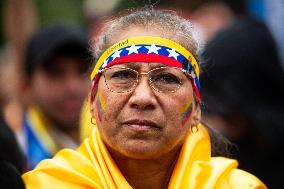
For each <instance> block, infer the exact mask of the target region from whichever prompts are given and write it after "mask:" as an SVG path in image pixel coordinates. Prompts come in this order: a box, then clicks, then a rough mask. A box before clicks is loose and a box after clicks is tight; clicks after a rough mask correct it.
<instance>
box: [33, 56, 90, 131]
mask: <svg viewBox="0 0 284 189" xmlns="http://www.w3.org/2000/svg"><path fill="white" fill-rule="evenodd" d="M84 63H85V62H83V60H81V59H79V58H70V57H61V56H60V57H57V58H55V59H54V60H53V61H52V62H51V63H50V64H49V65H48V67H43V66H39V67H37V68H36V70H35V72H34V74H33V75H32V77H31V78H30V80H29V83H28V87H29V92H30V93H29V94H30V97H32V102H33V103H34V104H35V105H38V106H39V107H40V108H41V110H42V111H43V113H44V114H45V115H46V116H47V118H48V119H50V120H51V121H52V122H53V123H54V124H55V125H56V126H57V127H59V129H61V130H63V131H65V132H67V133H68V132H69V131H72V130H74V129H76V130H77V127H78V126H77V125H78V120H79V115H80V109H81V105H82V103H83V100H84V98H85V96H86V95H87V92H88V88H89V82H88V77H87V75H86V73H85V71H86V70H85V69H84V68H83V67H82V66H81V65H82V64H84Z"/></svg>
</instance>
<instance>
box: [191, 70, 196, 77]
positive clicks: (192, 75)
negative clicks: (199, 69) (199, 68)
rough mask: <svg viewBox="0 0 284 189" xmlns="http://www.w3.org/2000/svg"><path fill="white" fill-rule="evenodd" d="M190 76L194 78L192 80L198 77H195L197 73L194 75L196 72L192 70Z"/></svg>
mask: <svg viewBox="0 0 284 189" xmlns="http://www.w3.org/2000/svg"><path fill="white" fill-rule="evenodd" d="M190 76H191V77H192V79H195V78H196V75H195V73H194V71H193V70H191V72H190Z"/></svg>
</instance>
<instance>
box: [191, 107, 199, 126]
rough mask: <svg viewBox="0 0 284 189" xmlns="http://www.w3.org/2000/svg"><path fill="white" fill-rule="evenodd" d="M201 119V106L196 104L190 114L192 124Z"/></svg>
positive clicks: (197, 122) (196, 123)
mask: <svg viewBox="0 0 284 189" xmlns="http://www.w3.org/2000/svg"><path fill="white" fill-rule="evenodd" d="M200 121H201V108H200V105H199V104H196V106H195V109H194V111H193V114H192V125H198V124H199V123H200Z"/></svg>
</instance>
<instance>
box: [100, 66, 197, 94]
mask: <svg viewBox="0 0 284 189" xmlns="http://www.w3.org/2000/svg"><path fill="white" fill-rule="evenodd" d="M113 68H114V67H108V68H103V69H101V70H99V71H98V72H97V73H98V74H103V75H104V80H105V84H106V86H107V88H108V89H109V90H110V91H111V92H114V93H127V92H130V91H132V90H133V89H135V87H136V86H137V85H138V84H139V81H140V80H139V79H140V75H149V73H150V72H152V71H155V70H158V69H162V68H175V69H178V70H180V71H181V72H182V73H184V74H185V76H186V77H188V78H189V79H190V80H192V79H193V77H192V76H191V75H190V74H189V73H188V72H187V71H186V70H185V69H183V68H179V67H167V66H162V67H158V68H154V69H151V70H149V71H148V72H141V73H139V72H138V71H137V70H134V69H132V68H128V67H117V68H121V69H127V70H132V71H134V72H136V73H137V76H138V77H137V79H136V82H135V84H134V85H133V86H132V87H131V88H130V89H129V90H127V91H123V92H119V91H114V90H111V89H110V87H109V86H108V84H107V81H106V77H105V74H104V72H105V71H106V70H109V69H113ZM148 83H149V86H150V87H151V88H152V89H154V90H155V91H157V92H160V93H174V92H176V91H177V90H178V89H179V88H180V87H181V85H182V83H180V84H179V87H178V88H177V89H176V90H173V91H167V92H163V91H160V90H158V89H156V88H155V87H154V86H153V85H152V80H151V77H148Z"/></svg>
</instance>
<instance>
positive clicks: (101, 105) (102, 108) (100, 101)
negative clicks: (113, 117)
mask: <svg viewBox="0 0 284 189" xmlns="http://www.w3.org/2000/svg"><path fill="white" fill-rule="evenodd" d="M105 109H106V101H105V99H104V97H103V96H102V94H101V93H100V92H98V100H97V111H98V118H99V121H102V115H103V113H104V111H105Z"/></svg>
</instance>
